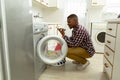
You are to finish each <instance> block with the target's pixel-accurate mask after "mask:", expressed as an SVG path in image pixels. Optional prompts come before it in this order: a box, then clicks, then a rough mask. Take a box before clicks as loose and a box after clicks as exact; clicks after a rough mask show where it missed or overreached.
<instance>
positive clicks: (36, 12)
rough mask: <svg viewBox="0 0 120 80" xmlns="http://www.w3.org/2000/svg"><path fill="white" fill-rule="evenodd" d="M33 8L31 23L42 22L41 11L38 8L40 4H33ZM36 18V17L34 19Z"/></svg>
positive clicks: (40, 8)
mask: <svg viewBox="0 0 120 80" xmlns="http://www.w3.org/2000/svg"><path fill="white" fill-rule="evenodd" d="M32 5H33V7H32V17H33V22H42V21H43V9H42V7H41V6H40V4H38V3H36V2H33V4H32ZM34 16H38V17H34Z"/></svg>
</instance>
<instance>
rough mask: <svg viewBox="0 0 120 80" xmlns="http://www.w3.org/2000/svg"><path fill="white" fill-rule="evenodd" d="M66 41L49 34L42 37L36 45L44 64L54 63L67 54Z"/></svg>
mask: <svg viewBox="0 0 120 80" xmlns="http://www.w3.org/2000/svg"><path fill="white" fill-rule="evenodd" d="M67 50H68V47H67V43H66V42H65V40H64V39H63V38H61V37H59V36H55V35H49V36H46V37H44V38H42V39H41V40H40V41H39V42H38V45H37V53H38V56H39V57H40V58H41V60H42V61H43V62H45V63H46V64H56V63H58V62H60V61H61V60H63V59H64V58H65V57H66V54H67Z"/></svg>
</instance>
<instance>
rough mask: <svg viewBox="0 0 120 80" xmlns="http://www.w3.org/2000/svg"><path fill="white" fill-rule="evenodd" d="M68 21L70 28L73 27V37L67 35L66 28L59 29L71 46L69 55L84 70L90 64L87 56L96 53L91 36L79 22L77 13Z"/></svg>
mask: <svg viewBox="0 0 120 80" xmlns="http://www.w3.org/2000/svg"><path fill="white" fill-rule="evenodd" d="M67 23H68V26H69V28H70V29H72V28H73V30H72V36H71V37H68V36H66V35H65V32H64V31H65V30H64V29H62V28H60V29H58V30H59V32H60V33H61V35H62V37H63V38H64V40H65V41H66V43H67V45H68V47H69V48H68V53H67V57H68V58H70V59H72V60H74V61H73V63H74V64H77V69H79V70H83V69H85V68H86V67H87V66H88V65H89V64H90V62H89V61H88V60H87V59H86V58H90V57H92V56H93V55H94V53H95V50H94V47H93V44H92V41H91V38H90V36H89V33H88V31H87V30H86V29H85V28H84V27H83V26H82V25H80V24H79V23H78V17H77V15H75V14H71V15H69V16H68V17H67Z"/></svg>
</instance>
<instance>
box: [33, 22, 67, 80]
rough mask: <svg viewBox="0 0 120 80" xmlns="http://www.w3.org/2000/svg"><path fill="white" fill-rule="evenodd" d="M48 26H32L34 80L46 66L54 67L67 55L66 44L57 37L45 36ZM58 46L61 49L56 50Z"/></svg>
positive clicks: (36, 79) (38, 24)
mask: <svg viewBox="0 0 120 80" xmlns="http://www.w3.org/2000/svg"><path fill="white" fill-rule="evenodd" d="M47 33H48V25H47V24H41V23H37V24H34V26H33V41H34V63H35V80H38V78H39V77H40V75H41V74H42V72H43V71H44V70H45V69H46V67H47V65H46V64H49V65H52V66H54V65H56V64H57V63H59V62H61V61H62V60H64V58H65V57H66V54H67V49H68V47H67V43H66V42H65V40H64V39H63V38H62V37H60V36H57V35H47ZM57 44H60V46H61V48H60V49H56V45H57Z"/></svg>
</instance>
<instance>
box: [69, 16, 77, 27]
mask: <svg viewBox="0 0 120 80" xmlns="http://www.w3.org/2000/svg"><path fill="white" fill-rule="evenodd" d="M67 24H68V26H69V28H70V29H71V28H73V27H75V26H76V24H77V21H76V19H75V18H68V19H67Z"/></svg>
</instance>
